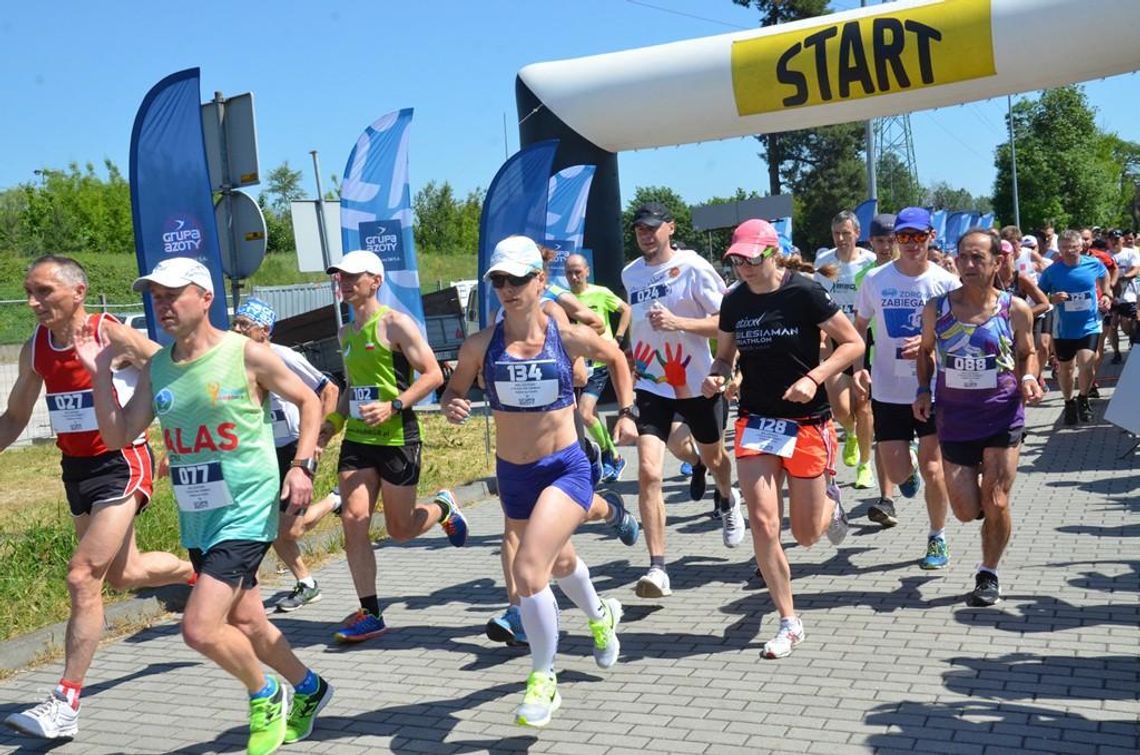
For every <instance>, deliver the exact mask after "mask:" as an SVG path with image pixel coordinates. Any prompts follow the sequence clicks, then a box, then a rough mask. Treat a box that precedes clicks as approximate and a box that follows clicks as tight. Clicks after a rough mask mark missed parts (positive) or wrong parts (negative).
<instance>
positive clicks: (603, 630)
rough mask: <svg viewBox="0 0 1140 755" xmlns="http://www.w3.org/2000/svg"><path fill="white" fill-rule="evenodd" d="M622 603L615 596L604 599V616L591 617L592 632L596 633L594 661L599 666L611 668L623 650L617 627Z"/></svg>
mask: <svg viewBox="0 0 1140 755" xmlns="http://www.w3.org/2000/svg"><path fill="white" fill-rule="evenodd" d="M621 616H622V609H621V603H620V602H618V601H617V599H615V598H606V599H605V600H603V601H602V618H600V619H590V633H591V634H592V635H594V661H595V662H596V663H597V664H598V667H599V668H609V667H610V666H612V665H614V664H615V663H617V659H618V653H620V652H621V642H620V641H619V640H618V636H617V628H618V624H620V623H621Z"/></svg>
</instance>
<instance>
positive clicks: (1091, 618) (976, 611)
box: [954, 595, 1140, 634]
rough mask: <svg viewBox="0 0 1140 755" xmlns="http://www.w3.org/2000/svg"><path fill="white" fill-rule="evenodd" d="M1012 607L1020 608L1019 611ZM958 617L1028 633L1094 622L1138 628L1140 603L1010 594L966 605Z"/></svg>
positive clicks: (1094, 624) (955, 618) (969, 621)
mask: <svg viewBox="0 0 1140 755" xmlns="http://www.w3.org/2000/svg"><path fill="white" fill-rule="evenodd" d="M1021 601H1031V602H1021ZM1011 611H1016V612H1017V614H1013V613H1011ZM954 620H955V621H957V622H958V623H960V624H971V625H975V626H989V627H993V628H994V629H1000V630H1002V631H1004V632H1017V633H1025V634H1039V633H1042V632H1056V631H1059V630H1062V629H1077V628H1080V627H1092V626H1123V627H1130V628H1133V629H1134V628H1135V627H1136V625H1137V624H1138V623H1140V605H1123V604H1112V603H1108V604H1106V605H1100V606H1095V605H1075V604H1073V603H1069V602H1068V601H1064V600H1059V599H1058V598H1054V597H1050V596H1043V595H1008V596H1006V597H1005V599H1004V601H1003V602H1002V604H1001V605H999V606H997V607H994V608H963V609H962V610H959V611H955V612H954Z"/></svg>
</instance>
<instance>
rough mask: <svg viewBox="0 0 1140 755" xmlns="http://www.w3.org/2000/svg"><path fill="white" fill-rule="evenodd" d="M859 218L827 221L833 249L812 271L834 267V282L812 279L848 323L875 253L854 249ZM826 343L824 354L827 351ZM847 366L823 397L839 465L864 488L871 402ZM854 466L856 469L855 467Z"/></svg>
mask: <svg viewBox="0 0 1140 755" xmlns="http://www.w3.org/2000/svg"><path fill="white" fill-rule="evenodd" d="M861 230H862V229H861V228H860V226H859V218H858V217H857V216H856V215H855V213H854V212H851V211H850V210H843V211H842V212H840V213H839V214H838V215H836V216H835V217H834V218H833V219H832V221H831V237H832V239H834V240H835V248H834V249H829V250H828V251H826V252H821V253H820V254H818V255H816V258H815V268H816V270H819V269H820V268H822V267H824V266H825V265H834V266H835V268H836V272H837V274H838V277H836V279H835V280H834V281H832V280H830V279H828V278H827V277H825V276H822V275H820V274H819V273H816V275H815V280H816V282H817V283H819V284H820V285H821V286H823V287H824V290H826V291H827V292H828V293H829V294H831V298H832V300H834V301H835V303H836V304H838V305H839V308H840V309H841V310H842V311H843V314H845V315H847V319H848V320H850V321H851V322H854V321H855V294H856V291H858V288H859V283H860V282H861V281H862V279H863V276H864V275H865V274H866V273H867V271H869V270H870V269H871V268H873V267H874V266H875V253H874V252H872V251H869V250H867V249H863V248H861V247H858V246H856V245H855V244H856V242H857V241H858V240H859V232H860V231H861ZM832 346H833V345H832V344H829V349H828V351H829V352H830V347H832ZM854 374H855V372H854V370H853V369H852V368H851V367H848V368H847V369H845V370H843V371H842V372H840V373H839V374H838V375H835V376H833V377H830V378H828V379H827V383H826V387H827V397H828V402H829V403H830V404H831V411H832V413H833V414H834V415H835V420H836V421H837V422H838V423H839V424H840V425H842V426H843V431H844V433H845V434H846V437H845V438H844V440H843V463H844V464H846V465H847V466H849V467H856V469H855V487H856V488H858V489H867V488H872V487H874V486H875V474H874V471H873V470H872V469H871V441H872V438H871V433H872V420H871V402H870V401H868V400H867V399H866V398H862V399H861V398H859V397H858V396H856V395H855V392H854V390H853V389H852V376H853V375H854ZM856 465H858V466H856Z"/></svg>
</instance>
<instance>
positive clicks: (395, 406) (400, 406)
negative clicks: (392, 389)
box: [392, 398, 404, 412]
mask: <svg viewBox="0 0 1140 755" xmlns="http://www.w3.org/2000/svg"><path fill="white" fill-rule="evenodd" d="M392 411H393V412H402V411H404V402H403V401H401V400H400V399H398V398H394V399H392Z"/></svg>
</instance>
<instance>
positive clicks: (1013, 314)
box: [1009, 299, 1042, 403]
mask: <svg viewBox="0 0 1140 755" xmlns="http://www.w3.org/2000/svg"><path fill="white" fill-rule="evenodd" d="M1009 320H1010V324H1011V325H1013V347H1014V353H1016V354H1017V369H1016V370H1015V372H1014V374H1016V375H1017V379H1018V380H1019V381H1021V382H1020V385H1021V395H1022V396H1023V397H1024V398H1025V400H1026V401H1027V402H1031V403H1032V402H1036V401H1037V400H1039V399H1040V398H1041V395H1042V393H1041V386H1040V385H1039V384H1038V383H1037V378H1036V375H1037V372H1038V369H1037V349H1036V348H1035V347H1034V345H1033V312H1032V311H1031V310H1030V309H1029V305H1027V304H1026V303H1025V302H1023V301H1021V300H1019V299H1014V300H1013V301H1012V302H1010V309H1009ZM1031 384H1032V385H1031Z"/></svg>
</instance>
